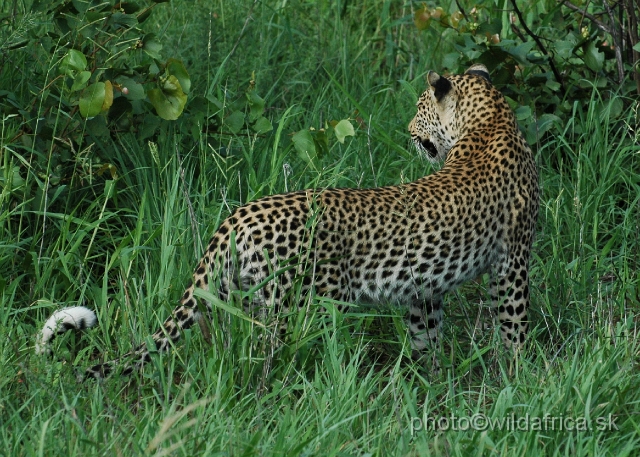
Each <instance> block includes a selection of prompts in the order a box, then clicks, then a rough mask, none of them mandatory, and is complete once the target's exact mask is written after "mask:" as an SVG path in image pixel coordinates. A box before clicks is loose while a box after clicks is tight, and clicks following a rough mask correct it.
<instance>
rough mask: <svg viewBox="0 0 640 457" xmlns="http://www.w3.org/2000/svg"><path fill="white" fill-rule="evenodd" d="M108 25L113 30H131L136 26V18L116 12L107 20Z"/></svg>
mask: <svg viewBox="0 0 640 457" xmlns="http://www.w3.org/2000/svg"><path fill="white" fill-rule="evenodd" d="M109 25H111V27H112V28H114V29H118V28H124V29H131V28H133V27H135V26H136V25H138V18H137V17H135V16H134V15H133V14H125V13H121V12H119V11H118V12H115V13H113V14H112V15H111V17H110V18H109Z"/></svg>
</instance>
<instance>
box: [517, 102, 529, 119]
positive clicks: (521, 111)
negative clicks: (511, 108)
mask: <svg viewBox="0 0 640 457" xmlns="http://www.w3.org/2000/svg"><path fill="white" fill-rule="evenodd" d="M515 113H516V119H518V120H519V121H523V120H525V119H531V108H529V107H528V106H519V107H518V108H516V110H515Z"/></svg>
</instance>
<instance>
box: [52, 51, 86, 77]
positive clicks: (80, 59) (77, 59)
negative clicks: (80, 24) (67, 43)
mask: <svg viewBox="0 0 640 457" xmlns="http://www.w3.org/2000/svg"><path fill="white" fill-rule="evenodd" d="M85 68H87V58H86V57H85V56H84V54H83V53H81V52H80V51H76V50H75V49H69V52H67V55H66V56H64V57H63V58H62V60H61V61H60V65H59V66H58V71H60V73H62V74H71V73H72V72H75V71H82V70H84V69H85Z"/></svg>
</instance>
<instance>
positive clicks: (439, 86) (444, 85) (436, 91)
mask: <svg viewBox="0 0 640 457" xmlns="http://www.w3.org/2000/svg"><path fill="white" fill-rule="evenodd" d="M427 81H428V82H429V85H430V86H431V87H433V95H435V97H436V100H438V101H442V98H443V97H444V96H445V95H447V94H448V93H449V91H450V90H451V82H450V81H449V80H448V79H447V78H445V77H444V76H440V75H439V74H438V73H436V72H435V71H430V72H429V73H428V74H427Z"/></svg>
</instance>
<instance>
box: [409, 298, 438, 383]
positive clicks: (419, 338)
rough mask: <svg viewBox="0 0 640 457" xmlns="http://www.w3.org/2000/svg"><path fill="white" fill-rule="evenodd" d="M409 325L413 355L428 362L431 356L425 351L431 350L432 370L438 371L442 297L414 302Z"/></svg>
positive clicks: (416, 358)
mask: <svg viewBox="0 0 640 457" xmlns="http://www.w3.org/2000/svg"><path fill="white" fill-rule="evenodd" d="M408 326H409V334H410V335H411V349H412V351H411V357H412V358H413V359H414V360H420V361H422V363H424V364H427V363H428V361H429V357H428V356H427V355H426V354H425V352H426V351H427V350H429V351H431V359H430V360H431V365H432V371H434V372H437V371H438V370H439V368H440V363H439V356H438V350H439V348H440V345H439V339H440V332H441V329H442V297H432V298H431V299H430V300H427V301H425V302H422V301H417V302H414V303H412V304H411V307H410V308H409V322H408ZM426 368H429V367H426Z"/></svg>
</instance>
